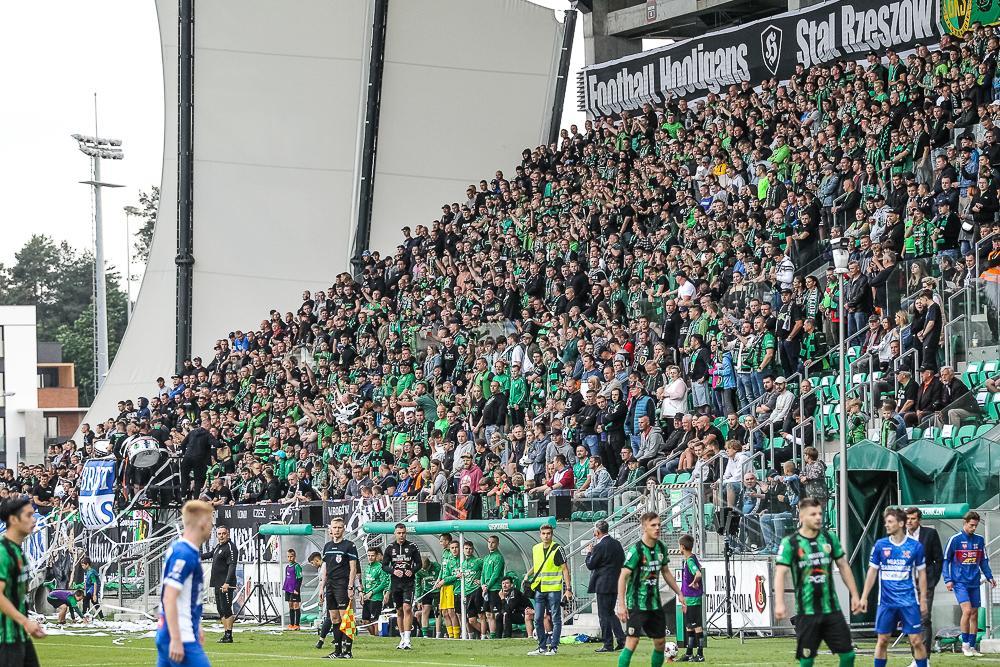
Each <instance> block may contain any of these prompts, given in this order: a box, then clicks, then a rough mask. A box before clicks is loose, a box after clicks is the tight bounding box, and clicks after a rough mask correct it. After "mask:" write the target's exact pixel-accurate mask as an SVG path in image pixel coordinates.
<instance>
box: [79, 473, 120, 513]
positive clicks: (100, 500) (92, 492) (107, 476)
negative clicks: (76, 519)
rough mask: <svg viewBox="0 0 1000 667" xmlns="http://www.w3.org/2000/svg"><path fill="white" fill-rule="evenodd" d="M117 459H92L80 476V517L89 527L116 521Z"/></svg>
mask: <svg viewBox="0 0 1000 667" xmlns="http://www.w3.org/2000/svg"><path fill="white" fill-rule="evenodd" d="M114 501H115V461H114V459H91V460H89V461H87V462H86V463H85V464H83V474H82V475H81V476H80V518H81V519H82V520H83V525H84V527H86V528H89V529H92V530H93V529H96V528H103V527H105V526H110V525H111V524H112V523H114V520H115V513H114V509H113V508H114Z"/></svg>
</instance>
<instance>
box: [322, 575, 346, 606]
mask: <svg viewBox="0 0 1000 667" xmlns="http://www.w3.org/2000/svg"><path fill="white" fill-rule="evenodd" d="M347 587H348V586H347V580H346V579H345V580H344V581H327V582H326V588H325V589H324V590H323V597H324V598H325V599H326V608H327V609H338V610H339V609H347V605H349V604H350V598H348V597H347Z"/></svg>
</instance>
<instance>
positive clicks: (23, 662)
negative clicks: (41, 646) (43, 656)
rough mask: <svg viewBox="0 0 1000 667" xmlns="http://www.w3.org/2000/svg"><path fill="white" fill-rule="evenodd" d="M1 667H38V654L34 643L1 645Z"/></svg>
mask: <svg viewBox="0 0 1000 667" xmlns="http://www.w3.org/2000/svg"><path fill="white" fill-rule="evenodd" d="M0 646H3V648H2V649H0V667H38V654H37V653H35V643H34V642H32V641H26V642H14V643H13V644H0Z"/></svg>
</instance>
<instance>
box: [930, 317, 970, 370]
mask: <svg viewBox="0 0 1000 667" xmlns="http://www.w3.org/2000/svg"><path fill="white" fill-rule="evenodd" d="M967 319H968V318H966V317H965V314H964V313H963V314H962V315H959V316H958V317H956V318H955V319H953V320H951V321H949V322H947V323H946V324H945V325H944V363H945V365H946V366H951V367H952V368H954V367H955V364H954V359H953V356H954V355H953V353H952V351H951V331H952V327H954V326H955V325H956V324H958V323H960V322H966V321H967ZM925 363H926V360H925Z"/></svg>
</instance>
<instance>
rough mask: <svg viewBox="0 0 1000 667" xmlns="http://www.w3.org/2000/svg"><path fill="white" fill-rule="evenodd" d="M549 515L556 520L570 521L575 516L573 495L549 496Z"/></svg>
mask: <svg viewBox="0 0 1000 667" xmlns="http://www.w3.org/2000/svg"><path fill="white" fill-rule="evenodd" d="M549 516H554V517H555V518H556V521H569V520H570V517H572V516H573V496H557V495H555V494H553V495H550V496H549Z"/></svg>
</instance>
